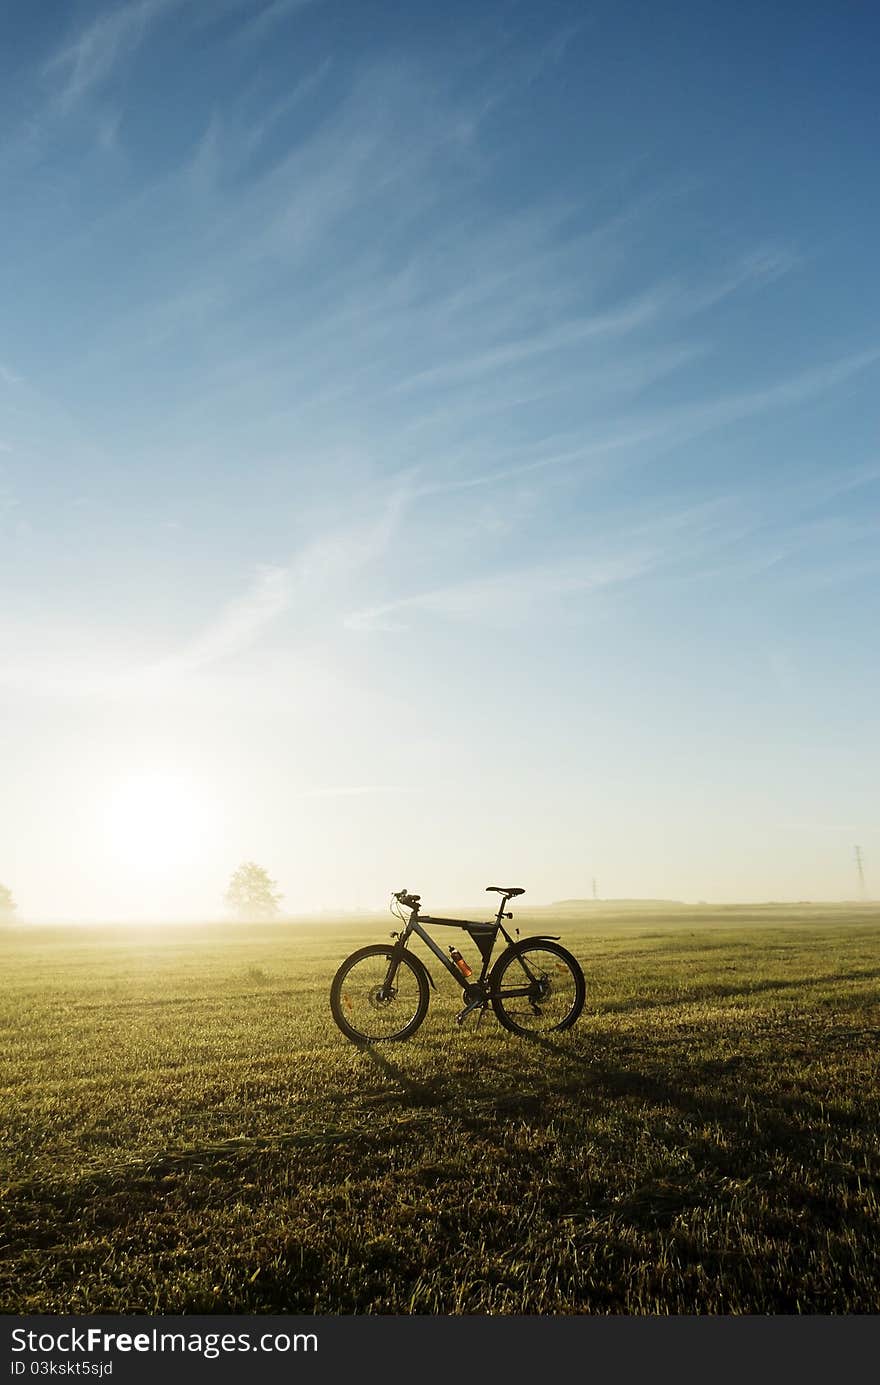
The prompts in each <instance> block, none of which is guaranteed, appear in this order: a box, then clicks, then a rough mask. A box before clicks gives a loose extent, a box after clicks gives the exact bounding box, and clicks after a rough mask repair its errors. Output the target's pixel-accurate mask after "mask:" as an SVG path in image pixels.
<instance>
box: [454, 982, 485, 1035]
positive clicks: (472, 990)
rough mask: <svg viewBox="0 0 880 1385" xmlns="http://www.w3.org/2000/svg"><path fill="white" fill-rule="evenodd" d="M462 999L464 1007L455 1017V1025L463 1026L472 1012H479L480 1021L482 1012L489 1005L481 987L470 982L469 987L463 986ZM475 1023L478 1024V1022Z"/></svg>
mask: <svg viewBox="0 0 880 1385" xmlns="http://www.w3.org/2000/svg"><path fill="white" fill-rule="evenodd" d="M462 997H463V999H464V1001H465V1007H464V1009H463V1010H461V1011H460V1012H459V1014H457V1015H456V1017H455V1023H456V1024H457V1025H462V1024H464V1022H465V1020H466V1019H467V1017H468V1015H470V1014H472V1013H473V1011H474V1010H479V1011H480V1012H481V1013H480V1019H482V1018H483V1015H482V1011H483V1010H485V1008H486V1006H487V1005H488V1004H489V1000H488V997H487V995H486V992H485V991H484V990H483V987H482V986H480V985H477V984H476V983H473V982H472V983H471V984H470V985H469V986H464V987H463V988H462ZM477 1023H478V1024H479V1020H478V1021H477Z"/></svg>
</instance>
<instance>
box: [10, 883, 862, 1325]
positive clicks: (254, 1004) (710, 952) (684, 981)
mask: <svg viewBox="0 0 880 1385" xmlns="http://www.w3.org/2000/svg"><path fill="white" fill-rule="evenodd" d="M517 922H518V923H520V924H521V925H522V928H523V932H524V933H526V932H528V931H530V926H529V920H528V915H527V911H525V910H518V911H517ZM533 922H534V923H535V924H537V925H538V926H540V928H542V929H545V930H547V931H552V932H561V933H562V935H563V942H564V943H565V944H566V945H567V946H569V947H571V948H572V950H573V951H574V952H575V953H576V954H577V955H578V956H579V957H580V958H581V960H582V963H583V965H584V970H585V972H586V976H587V984H588V995H587V1007H586V1010H585V1012H584V1015H583V1017H582V1018H581V1020H580V1022H579V1023H578V1024H577V1026H576V1027H575V1028H574V1030H573V1031H571V1032H570V1033H568V1034H565V1035H559V1036H553V1037H552V1038H551V1039H550V1040H548V1041H546V1042H543V1043H538V1042H530V1041H527V1040H523V1039H520V1038H517V1037H515V1036H513V1035H510V1034H507V1033H506V1032H504V1031H503V1030H502V1029H501V1028H500V1027H499V1026H498V1024H497V1022H496V1021H495V1020H494V1018H491V1017H487V1019H486V1020H485V1021H484V1023H483V1025H482V1026H481V1028H480V1029H475V1028H473V1027H467V1028H465V1030H464V1031H462V1032H459V1031H458V1030H456V1028H455V1026H454V1015H455V1012H456V1010H457V1008H458V1006H459V1004H460V1002H459V1001H458V997H457V995H456V993H455V990H454V988H453V987H452V984H451V982H450V980H449V978H447V977H446V976H445V974H443V975H441V974H440V971H439V968H437V967H436V966H435V967H434V968H433V971H434V975H435V979H436V980H437V982H438V986H439V987H440V990H439V991H438V993H437V994H434V993H432V1004H431V1010H430V1012H429V1015H428V1019H427V1021H426V1022H425V1025H424V1026H423V1028H422V1030H421V1031H420V1032H419V1034H418V1035H417V1036H416V1037H415V1038H414V1039H412V1040H410V1041H409V1042H408V1043H406V1044H402V1045H385V1046H382V1047H377V1048H373V1049H370V1050H366V1051H363V1050H359V1049H357V1048H355V1047H354V1046H353V1045H351V1044H350V1043H348V1042H346V1041H345V1040H344V1039H343V1037H342V1036H341V1034H339V1033H338V1031H337V1030H336V1029H335V1027H334V1025H333V1023H332V1021H331V1018H330V1013H329V1007H328V1002H327V993H328V990H329V985H330V980H331V977H332V975H333V972H334V970H335V968H336V966H337V965H338V963H339V961H341V959H342V958H343V957H344V956H345V955H346V954H347V952H349V951H351V950H352V949H353V948H354V947H356V946H360V945H361V944H363V943H364V942H368V941H374V940H381V939H382V938H383V937H384V936H385V935H386V934H387V931H388V929H389V928H390V927H391V926H392V925H391V922H390V920H389V921H388V924H387V926H386V925H385V924H384V923H383V921H382V919H381V918H377V919H375V920H374V921H372V922H359V923H349V924H347V925H345V926H342V925H329V924H321V923H314V924H308V925H305V924H302V925H300V924H297V925H290V926H286V927H285V926H263V927H260V928H256V929H244V928H237V929H234V928H230V927H228V926H225V927H219V926H218V927H215V928H207V927H205V928H202V929H196V928H189V929H183V928H173V929H164V930H156V931H154V932H152V933H149V932H147V931H139V932H138V931H131V932H128V933H126V932H124V931H122V930H119V929H116V930H111V929H92V930H84V929H82V930H80V929H72V930H67V931H62V930H52V931H50V930H42V929H26V928H18V929H13V930H8V931H7V932H6V933H5V934H3V935H0V960H2V965H3V979H2V990H0V1056H2V1066H0V1104H2V1109H0V1119H2V1129H3V1132H4V1133H3V1137H2V1162H0V1260H2V1268H0V1307H2V1308H3V1309H4V1310H5V1311H7V1312H19V1313H24V1312H65V1313H68V1312H72V1313H86V1312H110V1313H112V1312H135V1311H140V1312H169V1313H180V1312H190V1313H196V1312H231V1313H235V1312H281V1311H288V1312H294V1313H297V1312H302V1313H312V1312H317V1313H362V1312H378V1313H399V1312H402V1313H410V1312H413V1313H473V1312H479V1313H485V1312H489V1313H572V1312H578V1313H580V1312H599V1313H605V1312H614V1313H619V1312H625V1313H743V1312H746V1313H779V1312H784V1313H792V1312H807V1313H845V1312H849V1313H853V1312H861V1313H864V1312H877V1311H878V1310H880V1206H878V1194H880V1099H878V1091H880V1083H878V1057H877V1055H878V1049H880V1045H878V1037H880V1000H878V997H880V947H878V942H880V912H878V910H877V909H876V908H874V909H873V910H872V909H870V908H866V909H862V910H859V909H857V908H855V907H850V908H840V909H837V910H835V909H830V908H829V909H820V908H818V907H814V908H808V907H804V908H799V909H794V908H792V909H783V908H780V907H777V908H774V909H763V910H758V909H755V910H748V909H738V910H714V911H711V910H708V909H703V910H700V909H680V910H678V911H677V913H676V912H673V911H671V910H670V911H667V912H664V911H662V910H653V911H650V912H646V913H645V915H644V917H641V918H640V917H639V915H638V913H636V912H633V911H632V910H630V911H628V912H627V913H625V914H624V913H621V914H619V915H616V916H612V915H610V914H606V913H603V912H602V911H601V909H599V910H593V911H591V912H590V913H589V917H585V911H583V910H582V911H580V913H579V912H578V911H577V910H576V909H575V910H571V909H567V910H566V911H564V913H561V914H560V916H559V918H558V919H557V920H556V923H557V926H556V927H553V928H550V926H549V925H550V922H551V920H550V919H549V916H548V915H547V914H542V915H540V916H538V915H537V914H535V915H534V916H533ZM472 1023H473V1022H472V1021H471V1022H470V1024H471V1025H472Z"/></svg>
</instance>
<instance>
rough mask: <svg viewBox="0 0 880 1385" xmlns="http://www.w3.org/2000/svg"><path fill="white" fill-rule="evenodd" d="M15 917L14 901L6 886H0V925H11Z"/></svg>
mask: <svg viewBox="0 0 880 1385" xmlns="http://www.w3.org/2000/svg"><path fill="white" fill-rule="evenodd" d="M14 916H15V900H14V899H13V898H12V891H11V890H10V889H8V888H7V887H6V885H0V923H11V921H12V919H13V918H14Z"/></svg>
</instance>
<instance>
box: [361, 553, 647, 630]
mask: <svg viewBox="0 0 880 1385" xmlns="http://www.w3.org/2000/svg"><path fill="white" fill-rule="evenodd" d="M650 566H651V558H650V557H648V556H647V555H643V554H635V553H634V554H630V555H621V556H617V557H608V558H604V559H596V560H592V561H591V560H589V559H576V560H572V561H568V562H562V563H553V564H547V565H543V566H537V567H531V568H527V569H520V570H508V571H505V572H499V573H496V574H494V575H493V576H491V577H483V578H476V579H471V580H467V581H463V582H454V583H450V584H449V585H448V586H444V587H437V588H433V589H432V590H430V591H423V592H417V593H415V594H414V595H411V596H403V597H398V598H397V599H396V600H393V601H386V602H383V603H381V604H379V605H376V606H370V607H366V608H364V609H362V610H357V611H353V612H351V613H350V614H349V615H348V616H347V617H346V618H345V625H346V627H347V628H348V629H349V630H357V631H377V630H385V631H394V630H405V629H406V628H407V624H406V615H407V613H411V614H416V613H425V614H429V615H434V616H441V617H443V618H445V619H450V620H459V621H461V620H464V621H467V622H472V623H475V624H482V623H486V624H490V625H501V626H507V625H510V624H517V623H519V622H521V621H522V620H524V619H527V618H528V617H529V616H530V615H533V614H534V608H535V606H536V605H537V604H539V603H541V602H544V601H546V600H548V599H552V600H554V601H556V600H557V599H558V598H560V597H564V596H566V595H567V594H575V593H585V592H591V591H598V590H599V589H601V588H605V587H610V586H613V585H615V584H617V583H620V582H626V581H630V580H631V579H632V578H634V577H637V576H640V575H641V574H642V573H644V572H645V571H647V569H648V568H649V567H650Z"/></svg>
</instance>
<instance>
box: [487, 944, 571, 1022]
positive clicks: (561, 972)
mask: <svg viewBox="0 0 880 1385" xmlns="http://www.w3.org/2000/svg"><path fill="white" fill-rule="evenodd" d="M523 973H525V975H526V977H527V978H528V981H527V982H524V981H523V979H522V977H523ZM508 976H510V979H511V982H512V983H513V984H511V985H505V984H504V983H505V980H506V978H507V977H508ZM583 1001H584V982H583V975H582V973H581V971H580V967H579V966H578V964H577V962H575V960H574V958H570V959H569V954H568V953H566V952H565V950H564V949H563V948H558V949H557V948H556V947H554V946H553V945H552V944H550V945H547V944H542V943H536V944H534V945H533V946H529V947H526V948H523V949H522V951H520V952H515V953H513V955H512V956H511V957H510V959H509V961H508V962H507V963H506V965H505V967H504V969H503V971H502V973H501V975H500V976H499V977H498V978H497V982H496V988H495V993H494V997H493V1004H494V1007H495V1011H496V1013H497V1014H498V1016H499V1018H500V1019H501V1020H502V1022H503V1023H505V1024H506V1025H507V1027H508V1028H510V1029H514V1030H517V1031H519V1032H520V1033H535V1034H537V1033H541V1032H546V1031H549V1030H553V1029H565V1028H567V1027H568V1026H569V1025H570V1024H573V1023H574V1021H575V1020H576V1019H577V1017H578V1015H579V1014H580V1011H581V1009H582V1007H583Z"/></svg>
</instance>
